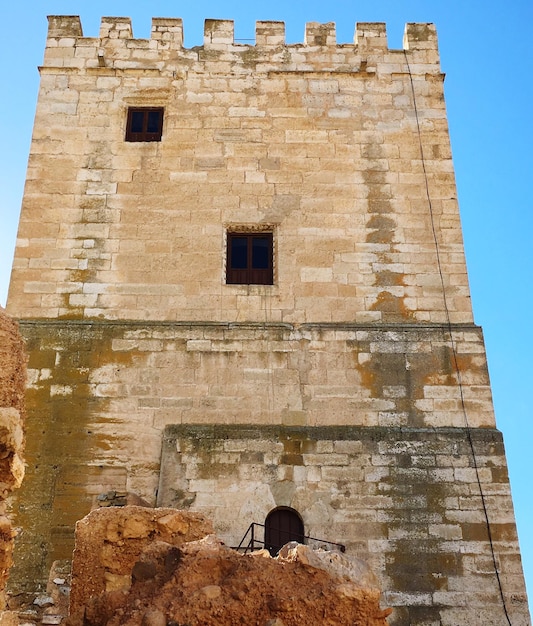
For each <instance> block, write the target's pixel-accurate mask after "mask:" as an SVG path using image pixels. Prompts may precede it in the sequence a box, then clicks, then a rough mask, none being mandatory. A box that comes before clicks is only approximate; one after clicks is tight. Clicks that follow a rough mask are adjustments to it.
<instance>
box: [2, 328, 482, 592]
mask: <svg viewBox="0 0 533 626" xmlns="http://www.w3.org/2000/svg"><path fill="white" fill-rule="evenodd" d="M21 328H22V331H23V333H24V336H25V338H26V346H27V350H28V353H29V363H28V393H27V402H28V412H29V419H28V445H27V453H26V455H27V460H28V468H27V477H28V478H27V480H26V482H25V484H24V485H23V488H22V491H21V494H20V497H19V498H18V500H17V504H16V506H15V511H16V516H17V524H18V525H20V526H22V527H23V528H24V533H23V534H22V536H21V537H20V538H19V550H20V556H19V558H18V559H17V567H16V570H15V572H14V574H13V576H14V579H16V580H17V581H18V582H17V584H27V583H28V582H29V583H30V584H31V582H32V580H33V578H34V577H35V572H39V571H41V572H42V574H41V575H43V576H44V575H45V573H46V570H47V568H48V567H49V566H50V564H51V562H52V561H53V560H55V559H60V558H68V557H69V554H70V552H71V550H72V546H73V529H74V524H75V522H76V521H77V520H78V519H80V518H81V517H83V516H84V515H85V514H86V513H88V512H89V510H90V509H91V507H92V506H93V504H94V503H95V498H96V496H97V495H98V494H101V493H103V492H107V491H109V490H115V491H118V492H132V493H135V494H137V495H139V496H141V497H142V498H144V499H145V500H147V501H148V502H150V503H152V504H153V503H154V502H155V498H156V493H157V489H158V482H159V471H160V457H161V442H162V435H163V431H164V429H165V427H166V426H168V425H172V424H272V425H280V424H284V425H299V426H302V427H304V426H325V425H345V426H350V427H352V426H368V427H393V428H438V427H457V428H463V427H465V426H466V421H465V413H464V412H463V402H464V405H465V409H466V411H467V413H466V415H467V420H468V424H469V425H470V426H471V427H483V428H493V427H494V415H493V410H492V403H491V395H490V386H489V381H488V374H487V368H486V360H485V355H484V351H483V342H482V336H481V331H480V329H479V328H477V327H475V326H471V325H465V326H461V327H459V326H456V327H454V330H453V340H454V344H455V346H456V354H457V362H458V364H459V367H460V372H461V377H462V384H463V387H462V395H463V401H461V390H460V389H459V387H458V385H457V376H458V375H457V371H456V370H455V365H454V357H453V353H452V350H451V344H450V336H449V334H448V331H447V330H446V329H443V328H442V327H440V326H436V327H430V326H428V325H419V326H415V325H405V326H403V327H400V326H398V325H393V326H392V327H389V328H375V327H374V326H373V325H370V326H364V325H359V326H358V325H352V326H349V325H332V326H327V325H323V326H314V325H308V326H299V327H298V328H295V327H292V326H290V325H288V324H285V325H279V324H278V325H267V324H256V325H253V324H247V325H245V324H243V325H239V324H216V323H204V324H192V323H189V324H176V323H170V322H167V323H155V322H154V323H149V322H136V323H135V322H130V323H126V322H113V323H111V322H106V321H102V322H96V321H93V322H88V321H77V322H76V321H70V322H67V321H64V320H56V321H53V320H49V321H47V322H46V321H44V320H34V321H30V320H27V321H23V322H21ZM37 511H38V514H37V513H36V512H37Z"/></svg>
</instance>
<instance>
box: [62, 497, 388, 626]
mask: <svg viewBox="0 0 533 626" xmlns="http://www.w3.org/2000/svg"><path fill="white" fill-rule="evenodd" d="M209 527H210V524H209V523H208V522H207V521H206V520H205V519H203V518H202V517H201V516H199V515H195V514H191V513H186V512H182V511H176V510H169V509H152V510H150V509H145V508H141V507H124V508H120V509H113V508H107V509H97V510H95V511H93V512H92V513H91V514H90V515H89V516H87V517H86V518H85V519H84V520H82V521H81V522H80V523H78V526H77V529H76V550H75V552H74V561H73V579H72V595H71V615H70V617H69V620H68V626H123V625H124V626H125V625H126V624H127V625H128V626H167V625H169V624H173V625H174V626H183V625H188V626H200V625H201V626H215V625H216V626H233V625H235V626H236V625H242V624H248V625H251V624H254V625H256V624H257V625H258V626H303V625H310V624H312V625H317V624H320V625H322V626H335V625H339V626H340V625H350V626H385V625H386V624H387V621H386V617H387V615H389V613H390V610H382V609H380V606H379V600H380V590H379V587H378V585H377V581H376V579H375V577H374V575H373V574H372V572H371V571H370V570H369V568H368V567H367V566H366V564H365V563H364V562H362V561H359V560H357V559H351V558H348V557H346V556H344V555H341V554H338V553H333V552H325V551H317V552H314V551H312V550H311V549H310V548H308V547H307V546H302V545H298V544H289V545H288V546H285V547H284V549H283V550H282V552H281V553H280V555H279V556H278V557H276V558H271V556H270V555H269V553H268V552H267V551H266V550H262V551H259V552H254V553H251V554H246V555H243V554H240V553H238V552H237V551H235V550H233V549H231V548H228V547H227V546H225V545H223V544H222V543H221V542H220V541H219V540H218V539H217V538H216V537H215V536H214V535H213V534H211V529H210V528H209ZM195 535H196V537H194V536H195ZM198 535H202V538H198Z"/></svg>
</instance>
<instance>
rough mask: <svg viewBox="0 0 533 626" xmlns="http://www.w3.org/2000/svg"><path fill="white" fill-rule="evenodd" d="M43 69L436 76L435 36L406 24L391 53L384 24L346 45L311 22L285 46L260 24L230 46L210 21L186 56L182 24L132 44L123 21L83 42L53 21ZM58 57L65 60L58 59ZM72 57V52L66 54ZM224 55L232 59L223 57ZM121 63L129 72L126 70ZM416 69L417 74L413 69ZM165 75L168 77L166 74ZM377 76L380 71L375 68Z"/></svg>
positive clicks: (76, 27)
mask: <svg viewBox="0 0 533 626" xmlns="http://www.w3.org/2000/svg"><path fill="white" fill-rule="evenodd" d="M48 20H49V27H48V39H47V53H46V57H45V63H44V65H45V66H49V67H57V66H64V67H72V68H78V69H81V68H82V67H86V68H91V67H102V66H104V67H108V68H114V69H125V68H126V67H127V68H129V69H132V68H135V64H138V67H139V68H140V67H141V65H139V64H144V63H145V62H146V61H149V60H151V61H154V62H155V61H159V62H161V61H162V62H166V61H168V60H169V59H171V58H172V59H174V60H175V61H176V52H178V55H177V62H178V64H179V62H180V60H181V61H187V62H188V63H190V62H194V61H195V60H200V61H202V60H206V59H209V60H210V61H214V60H223V61H224V62H231V63H234V64H239V63H240V62H242V63H244V64H245V65H246V66H248V67H249V66H250V65H251V66H253V69H254V70H255V71H262V70H264V71H271V70H272V69H284V70H288V71H291V70H292V71H294V70H296V71H298V70H313V71H352V72H353V71H357V70H358V69H359V67H360V66H361V62H362V61H364V62H365V63H364V67H365V68H366V67H367V63H368V61H370V65H371V66H377V64H379V63H381V64H382V68H381V70H382V71H385V72H387V71H389V72H392V71H402V69H401V68H400V67H399V66H397V65H396V66H391V65H390V64H398V63H400V62H402V61H403V60H404V59H405V55H406V54H408V55H409V61H410V64H411V71H413V72H415V73H417V72H420V73H439V72H440V65H439V54H438V45H437V34H436V29H435V26H434V25H433V24H407V25H406V27H405V33H404V40H403V49H402V50H393V49H389V47H388V43H387V30H386V25H385V24H384V23H382V22H360V23H357V24H356V27H355V31H354V39H353V42H351V43H339V42H337V36H336V28H335V23H334V22H328V23H325V24H321V23H318V22H308V23H307V24H306V25H305V33H304V38H303V42H302V43H291V44H287V43H286V39H285V24H284V23H283V22H277V21H258V22H256V29H255V43H244V42H241V41H239V40H236V39H235V33H234V22H233V20H214V19H207V20H205V23H204V39H203V46H197V47H194V48H189V49H188V48H184V46H183V41H184V38H183V22H182V20H181V19H179V18H153V19H152V29H151V34H150V38H149V39H136V38H135V37H134V34H133V29H132V25H131V19H130V18H128V17H103V18H102V20H101V25H100V32H99V36H98V37H85V36H84V34H83V29H82V26H81V21H80V18H79V17H78V16H50V17H49V18H48ZM61 50H63V53H62V52H61ZM67 50H70V52H67ZM228 55H229V56H228ZM124 63H126V65H124ZM417 66H419V67H417ZM167 69H169V68H168V67H167ZM377 71H379V67H378V68H377Z"/></svg>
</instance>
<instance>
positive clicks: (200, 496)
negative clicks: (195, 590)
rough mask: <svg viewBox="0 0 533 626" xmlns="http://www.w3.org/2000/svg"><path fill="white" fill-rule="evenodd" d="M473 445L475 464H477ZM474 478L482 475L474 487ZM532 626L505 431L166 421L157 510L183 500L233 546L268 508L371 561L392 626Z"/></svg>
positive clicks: (265, 514) (181, 502)
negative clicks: (289, 513) (294, 514)
mask: <svg viewBox="0 0 533 626" xmlns="http://www.w3.org/2000/svg"><path fill="white" fill-rule="evenodd" d="M470 441H471V442H472V445H473V448H474V450H475V459H476V463H477V466H478V471H477V472H476V468H475V466H474V458H473V454H472V446H471V444H470ZM478 477H479V483H478ZM480 488H481V489H482V490H483V494H484V498H485V503H486V507H487V512H488V517H489V521H490V532H491V537H492V542H493V547H494V550H495V556H496V563H497V566H498V569H499V572H500V577H501V582H502V587H503V593H504V597H505V602H506V608H507V611H508V612H509V614H510V616H511V620H512V624H513V626H519V625H522V626H526V624H528V623H529V617H528V609H527V598H526V593H525V588H524V582H523V577H522V568H521V561H520V554H519V548H518V541H517V536H516V530H515V525H514V515H513V509H512V502H511V497H510V490H509V482H508V477H507V472H506V461H505V454H504V448H503V443H502V438H501V435H500V433H499V432H498V431H496V430H493V429H476V430H472V431H471V432H469V431H467V430H466V429H461V428H449V429H447V428H440V429H416V428H407V429H404V428H401V429H400V428H379V427H350V426H343V427H316V428H312V427H290V426H270V427H260V426H200V425H173V426H168V427H167V428H166V430H165V433H164V444H163V455H162V462H161V480H160V487H159V494H158V505H159V506H176V507H180V508H190V509H191V510H194V511H198V512H201V513H202V514H204V515H206V516H209V517H210V518H211V519H213V520H214V524H215V529H216V531H217V533H218V534H219V535H220V536H221V537H222V538H223V539H224V540H225V541H226V542H227V543H228V544H229V545H238V543H239V541H240V540H241V539H242V537H243V535H244V534H245V532H246V530H247V528H248V526H249V524H250V523H252V522H258V523H263V522H264V521H265V518H266V516H267V514H268V513H269V512H270V511H271V510H272V509H274V508H275V507H280V506H287V507H291V508H293V509H296V510H297V511H298V512H299V513H300V515H301V517H302V519H303V522H304V527H305V533H306V534H308V535H312V536H314V537H318V538H321V539H325V540H328V541H332V542H339V543H343V544H345V545H346V549H347V553H348V554H352V555H356V556H358V557H360V558H363V559H365V560H366V561H368V562H369V564H370V565H371V567H372V569H373V570H374V571H375V572H376V573H378V575H379V576H380V578H381V582H382V584H383V589H384V590H385V591H386V593H385V597H384V603H385V604H386V605H387V606H392V607H394V608H395V610H394V614H393V616H392V617H391V618H390V622H391V624H395V625H396V626H400V625H401V626H404V625H405V626H406V625H408V624H420V625H422V624H424V625H427V624H439V625H440V624H442V625H450V626H451V625H453V626H460V625H465V626H466V625H468V626H471V625H472V624H485V625H494V626H501V625H502V624H504V623H505V622H506V619H505V614H504V609H503V603H502V600H501V597H500V591H499V588H498V582H497V578H496V575H495V571H494V564H493V559H492V554H491V545H490V542H489V535H488V531H487V521H486V518H485V515H484V512H483V506H482V501H481V495H480Z"/></svg>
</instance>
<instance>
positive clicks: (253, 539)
mask: <svg viewBox="0 0 533 626" xmlns="http://www.w3.org/2000/svg"><path fill="white" fill-rule="evenodd" d="M256 526H257V527H259V528H263V540H261V539H259V538H257V536H256V533H255V527H256ZM264 528H265V525H264V524H260V523H259V522H252V523H251V524H250V526H248V530H247V531H246V532H245V533H244V537H243V538H242V539H241V542H240V543H239V545H238V546H237V547H236V548H235V549H236V550H244V554H246V553H247V552H248V550H250V551H252V550H255V549H256V543H257V544H259V545H260V546H262V547H263V548H264V547H265V545H266V544H265V540H264V536H265V535H264ZM271 530H273V531H277V532H286V531H285V530H284V529H281V528H271ZM291 534H292V535H293V536H294V535H296V537H299V538H300V539H302V541H301V542H299V543H304V544H305V543H307V541H318V542H320V543H322V544H324V543H325V544H327V545H329V546H334V548H337V549H338V550H340V551H341V552H346V546H345V545H344V544H342V543H336V542H335V541H328V540H327V539H319V538H318V537H311V535H300V534H298V533H295V534H294V533H291ZM248 535H250V540H249V541H248V544H246V545H244V544H245V541H246V537H247V536H248Z"/></svg>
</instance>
